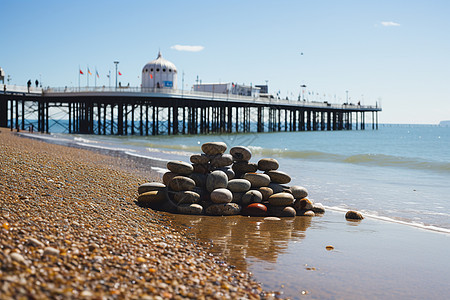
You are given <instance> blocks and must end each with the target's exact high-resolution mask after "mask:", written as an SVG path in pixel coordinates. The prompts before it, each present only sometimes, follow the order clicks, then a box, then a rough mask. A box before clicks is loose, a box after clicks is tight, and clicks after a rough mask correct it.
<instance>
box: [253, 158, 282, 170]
mask: <svg viewBox="0 0 450 300" xmlns="http://www.w3.org/2000/svg"><path fill="white" fill-rule="evenodd" d="M279 166H280V164H279V163H278V161H277V160H276V159H274V158H261V159H260V160H259V161H258V169H259V170H261V171H263V172H265V171H270V170H277V169H278V168H279Z"/></svg>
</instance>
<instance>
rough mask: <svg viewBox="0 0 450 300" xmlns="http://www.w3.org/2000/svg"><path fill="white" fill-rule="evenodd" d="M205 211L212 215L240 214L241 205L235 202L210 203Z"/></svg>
mask: <svg viewBox="0 0 450 300" xmlns="http://www.w3.org/2000/svg"><path fill="white" fill-rule="evenodd" d="M205 212H206V214H207V215H212V216H232V215H238V214H240V213H241V207H240V206H239V205H238V204H236V203H224V204H212V205H210V206H209V207H208V208H207V209H206V210H205Z"/></svg>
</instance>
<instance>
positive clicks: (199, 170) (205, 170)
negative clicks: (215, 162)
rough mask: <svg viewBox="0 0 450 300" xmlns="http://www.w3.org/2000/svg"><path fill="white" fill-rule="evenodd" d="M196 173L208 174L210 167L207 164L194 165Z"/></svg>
mask: <svg viewBox="0 0 450 300" xmlns="http://www.w3.org/2000/svg"><path fill="white" fill-rule="evenodd" d="M192 167H193V169H194V173H200V174H208V173H209V166H208V165H207V164H193V165H192Z"/></svg>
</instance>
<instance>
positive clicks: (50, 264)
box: [0, 128, 270, 299]
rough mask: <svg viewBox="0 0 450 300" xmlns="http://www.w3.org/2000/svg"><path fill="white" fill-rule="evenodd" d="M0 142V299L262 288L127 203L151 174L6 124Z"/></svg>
mask: <svg viewBox="0 0 450 300" xmlns="http://www.w3.org/2000/svg"><path fill="white" fill-rule="evenodd" d="M0 140H1V145H0V161H1V165H2V166H1V169H0V194H1V197H2V207H1V215H0V223H1V224H0V225H1V226H2V227H1V228H0V239H1V245H2V246H1V252H0V261H1V268H0V270H1V272H0V287H1V288H2V294H3V296H4V297H6V298H14V297H20V296H25V297H27V295H34V296H35V297H38V298H48V297H64V298H98V297H107V298H136V297H138V298H145V299H153V296H157V295H159V296H162V297H163V298H173V297H175V296H182V297H194V296H195V297H199V298H209V297H213V296H216V297H229V298H236V297H244V298H250V299H258V298H261V297H263V298H264V296H265V295H268V294H270V293H266V292H264V291H263V290H262V288H261V287H260V284H258V283H256V282H255V281H253V280H252V279H251V275H250V274H249V273H246V272H241V271H240V270H235V269H233V268H230V267H229V266H228V265H227V264H226V263H223V262H222V263H220V264H219V263H217V261H218V259H217V258H215V257H214V256H211V255H209V254H208V247H207V245H201V243H199V242H198V241H195V240H192V239H191V238H189V237H188V236H187V235H186V234H185V233H184V232H180V231H178V230H176V229H175V228H174V226H172V224H171V221H170V220H169V219H168V218H167V217H165V216H164V215H162V214H160V213H158V212H154V211H152V210H150V209H143V208H141V207H139V206H137V205H136V204H135V203H134V201H135V199H136V196H137V187H138V186H139V184H142V183H143V182H146V181H149V180H152V178H149V177H154V178H153V179H154V180H157V178H156V173H154V172H153V173H152V174H151V175H150V176H149V175H148V173H146V171H148V169H147V168H144V169H142V168H141V169H140V170H139V167H138V164H137V162H133V161H131V160H128V159H126V158H120V157H109V156H106V155H102V154H98V153H94V152H92V151H87V150H82V149H76V148H70V147H65V146H60V145H54V144H49V143H44V142H42V141H36V140H33V139H25V138H21V137H18V136H16V135H15V134H13V133H12V132H10V131H9V129H6V128H1V129H0ZM136 170H138V171H137V172H136ZM132 171H133V173H131V172H132Z"/></svg>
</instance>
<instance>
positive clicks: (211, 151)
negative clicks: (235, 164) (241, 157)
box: [202, 142, 227, 155]
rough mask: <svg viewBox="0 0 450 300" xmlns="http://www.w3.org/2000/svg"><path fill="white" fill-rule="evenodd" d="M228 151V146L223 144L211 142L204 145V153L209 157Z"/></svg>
mask: <svg viewBox="0 0 450 300" xmlns="http://www.w3.org/2000/svg"><path fill="white" fill-rule="evenodd" d="M226 150H227V144H225V143H223V142H209V143H204V144H203V145H202V151H203V152H205V154H207V155H216V154H222V153H224V152H225V151H226Z"/></svg>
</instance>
